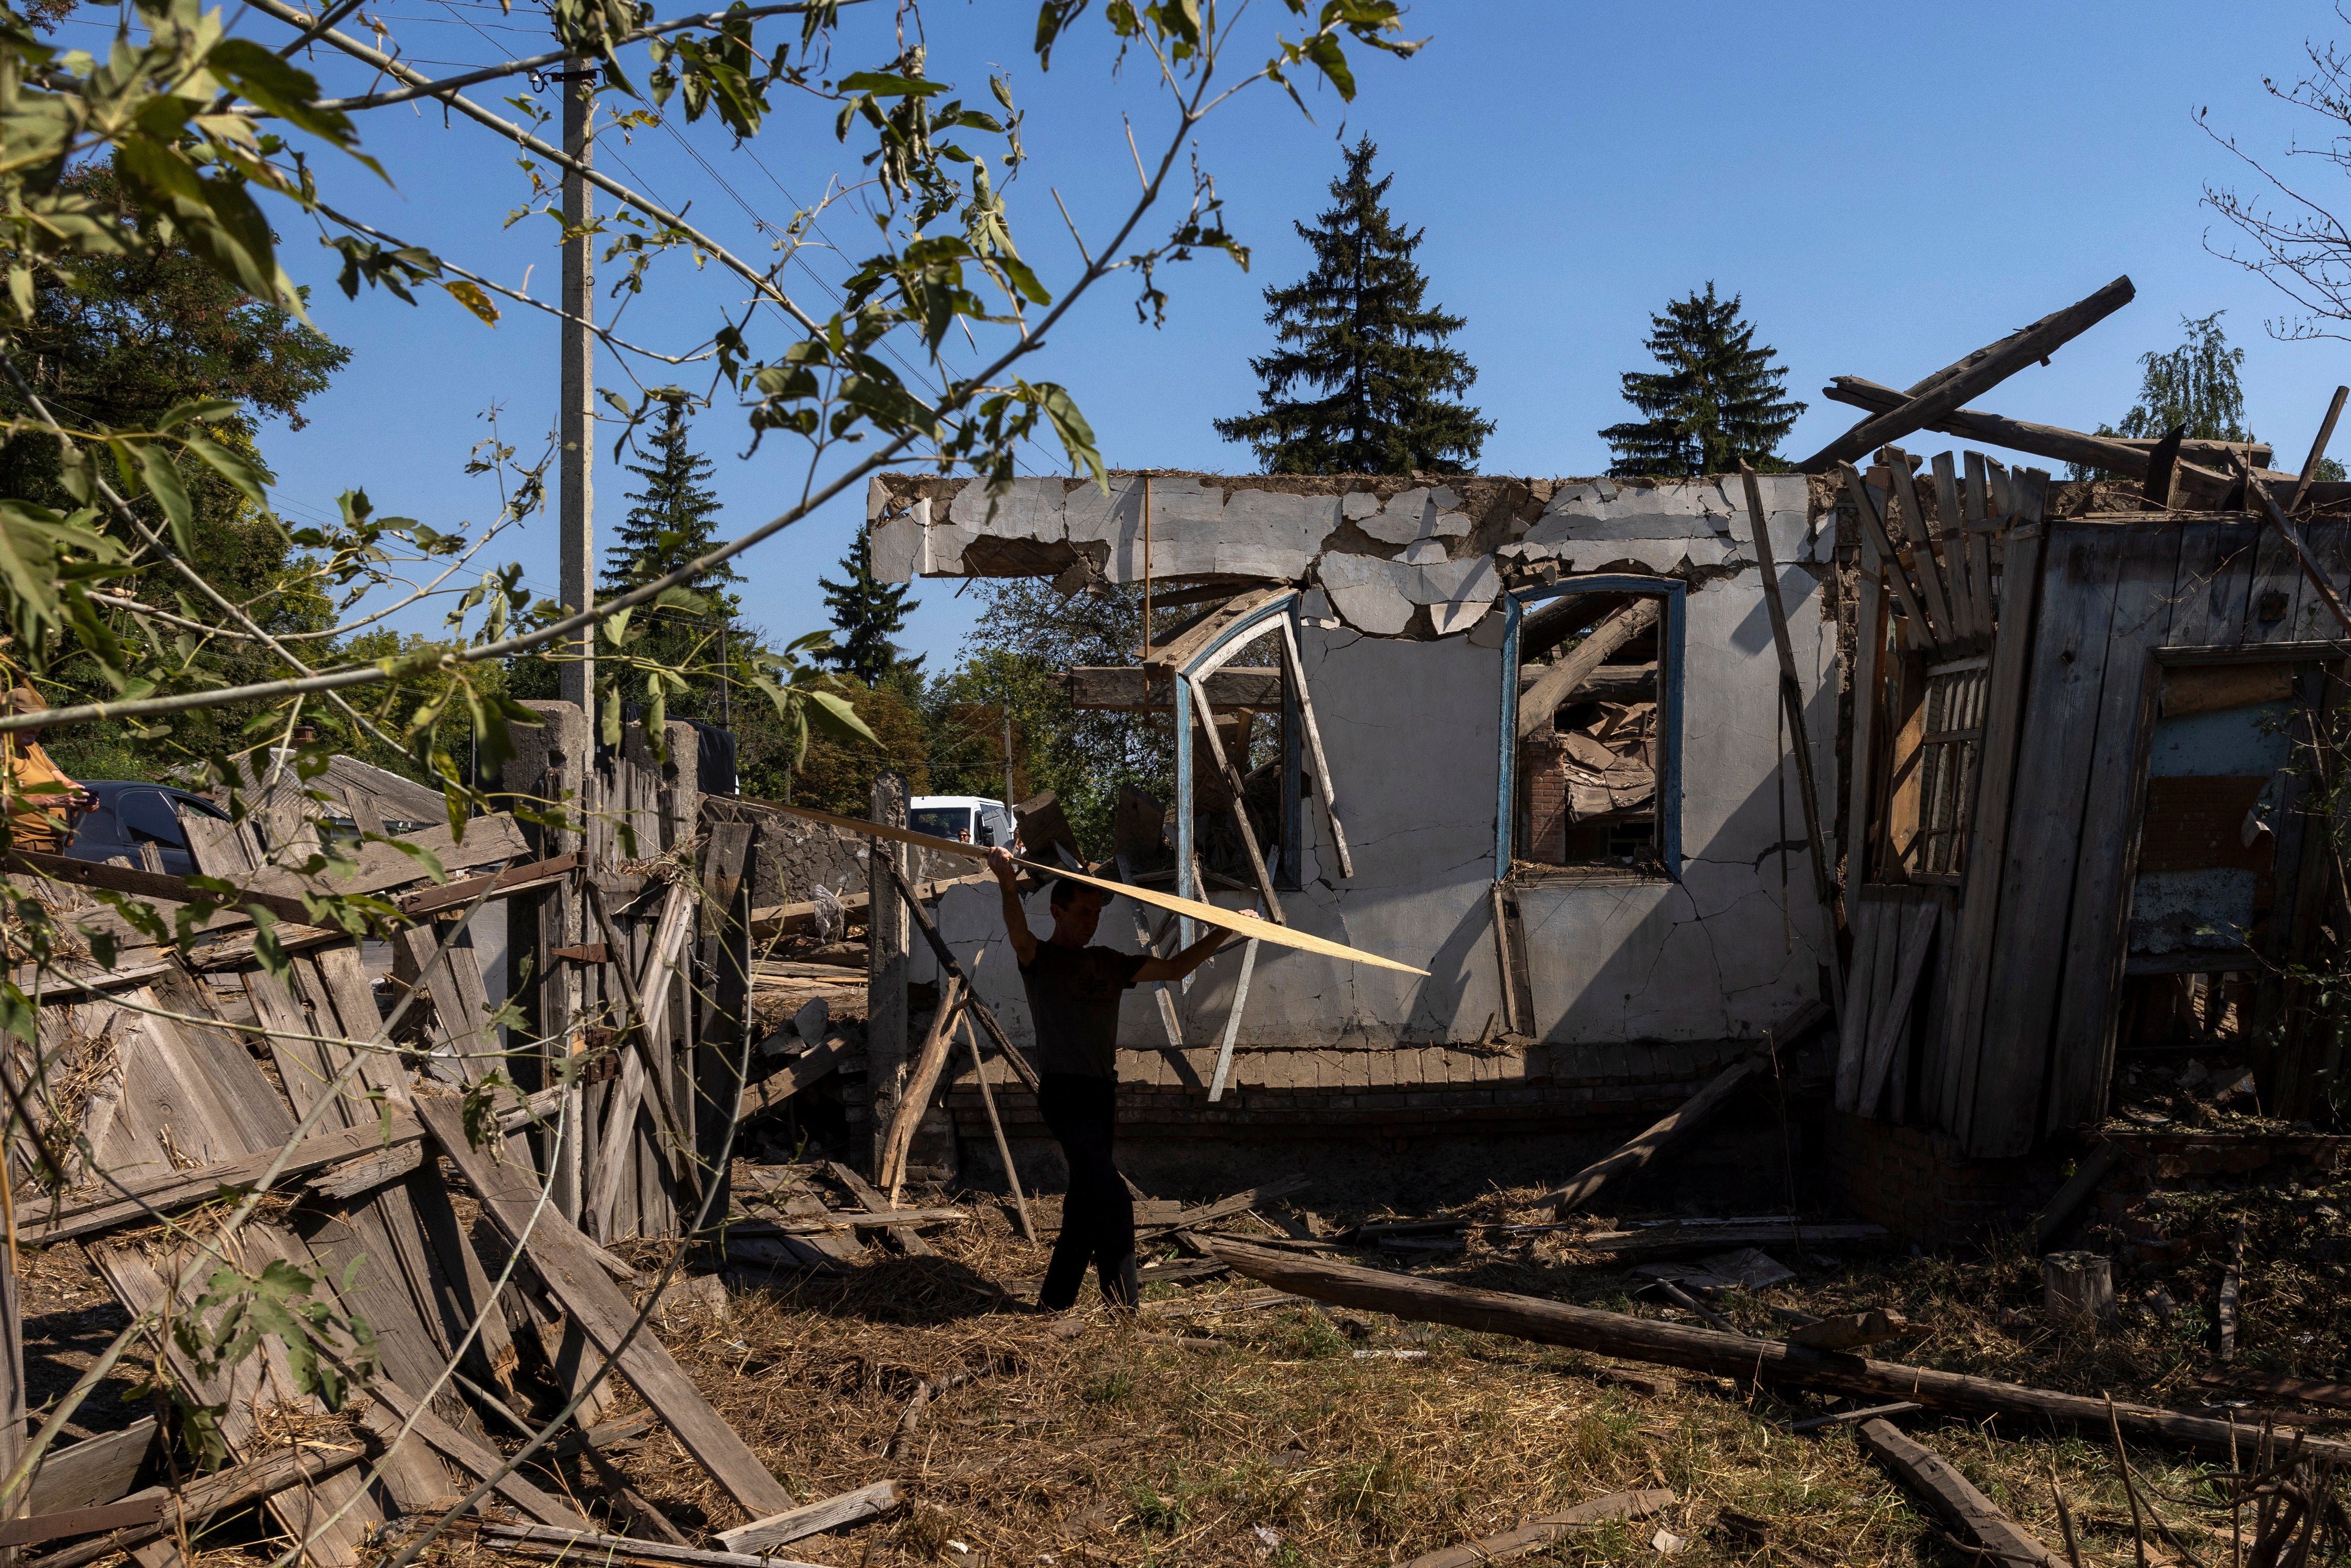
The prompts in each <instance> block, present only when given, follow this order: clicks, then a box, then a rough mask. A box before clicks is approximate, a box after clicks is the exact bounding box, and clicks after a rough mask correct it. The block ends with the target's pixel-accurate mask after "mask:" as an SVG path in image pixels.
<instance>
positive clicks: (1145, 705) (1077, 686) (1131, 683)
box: [1061, 664, 1281, 713]
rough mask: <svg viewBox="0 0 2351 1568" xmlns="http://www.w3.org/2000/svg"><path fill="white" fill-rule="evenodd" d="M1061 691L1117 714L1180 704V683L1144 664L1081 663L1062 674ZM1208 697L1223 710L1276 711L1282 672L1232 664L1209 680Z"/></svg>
mask: <svg viewBox="0 0 2351 1568" xmlns="http://www.w3.org/2000/svg"><path fill="white" fill-rule="evenodd" d="M1207 687H1208V700H1209V701H1211V702H1213V703H1214V704H1216V706H1218V707H1220V708H1247V709H1249V711H1251V712H1253V713H1278V712H1280V708H1281V671H1280V668H1279V667H1278V666H1277V667H1275V668H1273V669H1262V668H1258V667H1255V666H1252V665H1247V664H1228V665H1226V666H1225V667H1224V668H1223V669H1221V670H1218V671H1217V672H1216V673H1215V674H1212V675H1210V676H1209V677H1208V679H1207ZM1061 690H1062V691H1063V692H1065V693H1067V694H1068V695H1069V699H1070V706H1071V707H1074V708H1085V709H1089V710H1103V709H1106V710H1109V711H1111V712H1113V713H1157V712H1165V711H1167V710H1170V709H1173V708H1174V707H1175V680H1174V678H1173V677H1171V676H1169V675H1166V674H1163V673H1161V672H1158V671H1155V670H1151V669H1146V668H1145V667H1144V666H1143V665H1141V664H1111V665H1099V666H1097V665H1083V666H1080V667H1078V668H1075V669H1071V670H1068V671H1065V672H1063V674H1061Z"/></svg>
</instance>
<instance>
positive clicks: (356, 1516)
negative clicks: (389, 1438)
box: [89, 1222, 446, 1563]
mask: <svg viewBox="0 0 2351 1568" xmlns="http://www.w3.org/2000/svg"><path fill="white" fill-rule="evenodd" d="M241 1236H242V1240H243V1246H242V1249H241V1250H242V1252H243V1258H242V1260H241V1261H242V1262H243V1264H244V1265H245V1267H246V1268H247V1269H249V1270H253V1271H255V1272H258V1271H259V1270H261V1269H262V1268H264V1267H266V1264H267V1263H268V1262H269V1261H270V1260H272V1259H273V1258H275V1257H287V1256H290V1255H291V1254H294V1253H298V1252H299V1251H300V1247H299V1244H298V1243H293V1244H290V1245H289V1244H287V1243H286V1242H281V1241H279V1240H278V1239H277V1238H276V1237H274V1236H273V1235H272V1234H271V1232H270V1228H269V1227H267V1226H266V1225H264V1224H260V1223H257V1222H255V1223H248V1224H247V1225H246V1228H245V1229H244V1230H243V1232H242V1233H241ZM89 1260H90V1262H91V1263H92V1265H93V1266H95V1267H96V1268H97V1270H98V1271H99V1274H100V1276H102V1277H103V1278H104V1279H105V1281H106V1282H107V1286H108V1288H109V1289H110V1290H111V1291H113V1292H114V1296H115V1299H116V1300H117V1301H120V1302H121V1303H122V1304H123V1306H124V1307H125V1308H126V1309H128V1310H129V1311H130V1312H132V1313H134V1314H143V1313H147V1312H172V1313H174V1314H176V1313H178V1312H182V1311H184V1310H185V1308H186V1307H187V1305H188V1304H189V1301H191V1300H193V1297H192V1296H191V1297H187V1298H184V1299H183V1298H180V1297H176V1296H175V1295H174V1292H173V1291H172V1280H171V1277H170V1276H167V1274H166V1273H165V1272H164V1271H163V1270H164V1269H166V1268H169V1269H171V1270H172V1273H174V1274H176V1272H177V1271H178V1269H179V1268H180V1267H181V1266H183V1264H184V1261H185V1260H184V1258H183V1257H182V1255H181V1254H180V1253H179V1252H177V1251H176V1250H175V1251H174V1252H173V1253H172V1255H171V1257H169V1258H165V1259H151V1258H150V1257H149V1256H148V1255H147V1253H146V1251H145V1250H144V1249H139V1248H129V1247H112V1246H99V1247H93V1248H91V1249H89ZM202 1288H203V1287H202V1284H201V1282H199V1283H198V1285H197V1286H196V1287H195V1289H196V1290H199V1291H200V1290H201V1289H202ZM161 1337H162V1340H163V1346H162V1354H163V1358H164V1360H165V1361H166V1363H167V1364H169V1365H170V1367H171V1369H172V1374H173V1375H175V1376H177V1377H178V1378H179V1379H180V1380H181V1384H182V1386H183V1387H184V1388H186V1389H187V1390H188V1391H189V1393H190V1395H191V1396H192V1397H193V1398H195V1399H198V1400H201V1401H202V1402H203V1403H204V1404H206V1405H212V1406H218V1407H220V1409H221V1432H222V1436H223V1437H224V1439H225V1441H226V1443H227V1445H228V1448H229V1451H230V1452H231V1453H232V1454H236V1455H239V1456H240V1457H242V1455H243V1450H244V1449H245V1448H246V1447H247V1446H248V1445H250V1444H253V1443H255V1442H256V1437H257V1434H256V1416H258V1415H259V1413H260V1412H261V1411H263V1410H265V1409H267V1408H268V1407H269V1406H275V1405H278V1404H281V1403H282V1404H287V1405H291V1406H294V1407H295V1408H296V1409H297V1410H298V1411H301V1412H304V1413H307V1414H316V1413H318V1412H319V1409H320V1407H319V1403H318V1401H317V1400H316V1399H314V1398H310V1397H308V1396H302V1395H298V1394H295V1393H294V1392H293V1390H294V1388H295V1387H296V1384H295V1381H294V1377H293V1373H292V1369H291V1368H290V1367H288V1366H287V1364H286V1356H285V1347H284V1346H283V1345H282V1344H280V1343H278V1342H277V1340H275V1339H272V1338H268V1337H265V1338H263V1340H262V1341H261V1343H260V1347H259V1349H258V1351H257V1353H256V1354H253V1355H251V1356H248V1357H247V1358H246V1359H245V1360H244V1361H242V1362H240V1363H238V1364H236V1365H235V1366H233V1367H228V1368H225V1369H224V1370H223V1372H222V1373H221V1374H220V1375H218V1376H216V1377H206V1376H204V1375H203V1371H202V1369H201V1368H200V1367H198V1366H197V1365H196V1364H195V1363H194V1362H193V1361H192V1360H190V1359H189V1358H188V1357H187V1355H186V1354H183V1351H182V1350H181V1347H180V1344H179V1342H178V1338H177V1336H176V1335H171V1334H165V1335H162V1336H161ZM256 1457H257V1456H256ZM443 1489H444V1492H445V1490H446V1482H445V1481H444V1483H443ZM432 1500H433V1499H432V1497H431V1495H429V1494H428V1495H425V1496H418V1497H409V1498H400V1497H398V1496H397V1495H396V1494H394V1493H393V1492H392V1472H390V1471H387V1472H386V1474H385V1475H384V1477H383V1478H382V1479H381V1482H379V1483H375V1484H372V1485H371V1484H370V1483H369V1482H368V1481H366V1480H365V1479H364V1478H362V1477H360V1476H358V1475H356V1474H353V1473H351V1472H350V1471H342V1472H340V1473H338V1474H335V1475H333V1476H329V1477H326V1478H323V1479H314V1480H312V1481H310V1482H309V1483H308V1484H307V1485H297V1486H293V1487H289V1488H287V1490H282V1491H279V1492H277V1493H275V1494H274V1495H272V1496H271V1497H270V1499H269V1506H270V1511H272V1512H273V1513H274V1514H276V1515H277V1521H278V1522H279V1523H280V1524H281V1525H283V1526H284V1527H285V1528H286V1529H287V1530H289V1531H296V1532H298V1535H300V1536H302V1537H308V1535H310V1533H311V1532H312V1531H322V1533H321V1534H320V1535H319V1539H318V1540H317V1541H316V1542H313V1543H312V1546H311V1555H312V1557H313V1560H314V1561H317V1562H319V1563H351V1562H356V1561H357V1560H358V1558H359V1555H360V1552H361V1551H362V1550H363V1548H364V1546H365V1544H366V1542H367V1540H368V1538H369V1536H370V1535H371V1533H372V1531H375V1530H381V1528H382V1525H383V1522H384V1521H386V1520H387V1519H389V1518H391V1517H392V1516H393V1515H394V1514H396V1513H397V1512H399V1511H402V1505H403V1504H405V1505H410V1506H414V1507H419V1508H421V1507H423V1506H426V1505H427V1504H429V1503H430V1502H431V1501H432ZM347 1505H348V1507H347ZM346 1508H347V1511H345V1512H344V1513H343V1515H342V1517H341V1518H340V1519H339V1520H334V1521H333V1522H331V1523H329V1516H330V1515H332V1514H333V1513H334V1512H335V1511H337V1510H338V1509H346Z"/></svg>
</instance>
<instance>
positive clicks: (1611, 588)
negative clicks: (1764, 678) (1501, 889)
mask: <svg viewBox="0 0 2351 1568" xmlns="http://www.w3.org/2000/svg"><path fill="white" fill-rule="evenodd" d="M1571 593H1645V594H1649V595H1652V596H1654V597H1656V598H1657V599H1661V600H1663V601H1665V624H1664V627H1663V634H1662V635H1660V636H1659V637H1658V639H1657V675H1658V680H1657V709H1658V712H1657V718H1658V725H1657V731H1658V735H1657V860H1658V862H1659V864H1661V865H1662V866H1663V867H1664V868H1665V873H1666V875H1667V878H1668V879H1669V880H1671V881H1674V882H1679V881H1681V879H1682V670H1683V666H1684V664H1686V663H1687V661H1686V659H1685V658H1684V647H1685V643H1686V640H1687V632H1688V624H1689V616H1688V608H1689V607H1688V602H1687V601H1688V594H1689V585H1688V584H1687V583H1685V582H1682V581H1681V580H1678V579H1676V578H1670V577H1635V576H1631V575H1627V574H1623V573H1606V572H1604V573H1598V574H1595V575H1593V576H1591V577H1563V578H1561V579H1560V580H1558V581H1557V582H1555V583H1552V584H1549V585H1547V586H1545V587H1542V588H1522V589H1518V590H1514V591H1511V592H1510V593H1507V594H1505V595H1503V611H1502V734H1501V782H1500V787H1499V789H1498V790H1497V792H1496V794H1495V798H1494V879H1495V880H1496V881H1497V882H1499V881H1500V880H1502V879H1503V878H1504V877H1507V876H1509V875H1510V850H1511V845H1512V842H1513V841H1514V840H1515V839H1516V838H1517V837H1518V833H1517V829H1518V810H1517V808H1518V800H1517V795H1518V779H1517V775H1518V764H1519V743H1518V734H1519V623H1520V622H1521V621H1523V620H1524V619H1525V618H1526V607H1527V606H1528V605H1530V604H1539V603H1541V602H1542V601H1545V600H1548V599H1562V598H1564V597H1566V596H1567V595H1569V594H1571Z"/></svg>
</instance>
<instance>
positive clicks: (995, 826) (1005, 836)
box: [906, 795, 1014, 849]
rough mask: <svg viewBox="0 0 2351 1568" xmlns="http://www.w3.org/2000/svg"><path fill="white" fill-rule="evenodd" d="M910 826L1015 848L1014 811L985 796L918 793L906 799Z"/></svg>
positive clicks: (942, 835)
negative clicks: (1013, 842)
mask: <svg viewBox="0 0 2351 1568" xmlns="http://www.w3.org/2000/svg"><path fill="white" fill-rule="evenodd" d="M906 826H908V827H910V828H912V829H914V831H916V832H918V833H928V834H930V835H931V836H932V837H934V838H940V839H956V840H959V841H962V842H964V843H967V844H977V845H979V846H980V847H981V848H982V849H993V848H995V847H996V846H997V845H998V844H1002V845H1003V846H1004V847H1005V848H1006V849H1010V848H1011V847H1012V838H1013V833H1014V828H1013V823H1012V813H1011V811H1010V810H1008V809H1007V808H1006V806H1005V804H1004V802H1003V801H1001V800H989V799H987V797H986V796H984V795H917V796H915V797H914V799H913V800H909V801H907V802H906Z"/></svg>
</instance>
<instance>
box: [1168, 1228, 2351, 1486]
mask: <svg viewBox="0 0 2351 1568" xmlns="http://www.w3.org/2000/svg"><path fill="white" fill-rule="evenodd" d="M1722 1228H1723V1229H1728V1227H1722ZM1209 1246H1210V1247H1211V1248H1213V1249H1214V1250H1215V1252H1216V1255H1217V1258H1219V1259H1220V1260H1223V1261H1225V1262H1226V1263H1228V1264H1229V1265H1230V1266H1231V1267H1232V1269H1233V1270H1234V1271H1235V1272H1236V1273H1240V1274H1245V1275H1247V1276H1249V1278H1250V1279H1253V1280H1257V1281H1260V1282H1262V1283H1264V1284H1268V1285H1271V1286H1273V1287H1274V1288H1276V1289H1278V1290H1283V1291H1290V1292H1291V1293H1293V1294H1296V1295H1301V1296H1305V1297H1308V1298H1311V1300H1314V1301H1327V1302H1329V1303H1331V1304H1332V1305H1334V1306H1347V1307H1356V1308H1359V1309H1362V1310H1364V1311H1367V1312H1389V1313H1393V1314H1394V1315H1395V1316H1397V1317H1400V1318H1405V1319H1408V1320H1411V1321H1413V1322H1436V1323H1446V1324H1449V1325H1450V1326H1452V1327H1454V1328H1458V1329H1466V1330H1468V1331H1469V1332H1470V1333H1502V1334H1510V1335H1512V1336H1514V1337H1516V1338H1519V1339H1524V1340H1528V1341H1531V1342H1533V1343H1538V1344H1555V1345H1563V1346H1566V1347H1568V1348H1570V1349H1573V1350H1582V1351H1588V1352H1591V1353H1593V1354H1600V1355H1612V1356H1619V1357H1622V1358H1624V1359H1625V1360H1627V1361H1643V1362H1647V1363H1650V1364H1654V1365H1659V1366H1681V1367H1687V1368H1689V1369H1691V1370H1693V1371H1698V1372H1705V1373H1710V1374H1712V1375H1715V1376H1718V1377H1736V1378H1740V1379H1741V1380H1751V1381H1754V1382H1758V1383H1762V1384H1767V1385H1768V1384H1775V1383H1776V1384H1786V1385H1798V1386H1802V1387H1807V1388H1815V1389H1820V1390H1823V1391H1825V1392H1831V1393H1837V1394H1850V1395H1863V1396H1875V1397H1876V1398H1880V1399H1903V1400H1908V1401H1911V1402H1913V1403H1916V1404H1918V1405H1922V1406H1926V1407H1927V1408H1928V1409H1930V1410H1949V1411H1953V1412H1956V1413H1958V1414H1961V1415H1966V1416H1974V1417H1977V1418H1979V1419H1982V1418H1988V1417H2001V1416H2005V1417H2009V1418H2011V1419H2013V1420H2016V1421H2018V1422H2020V1423H2022V1428H2023V1429H2039V1428H2043V1427H2080V1428H2085V1429H2088V1430H2092V1431H2103V1430H2105V1427H2106V1422H2107V1412H2108V1410H2109V1409H2110V1408H2111V1409H2112V1410H2113V1412H2114V1415H2115V1417H2116V1420H2117V1422H2118V1423H2119V1425H2120V1426H2121V1427H2122V1429H2123V1430H2124V1431H2125V1432H2126V1433H2128V1434H2130V1435H2131V1436H2132V1437H2136V1438H2138V1439H2142V1440H2147V1441H2162V1442H2169V1443H2176V1444H2178V1445H2179V1446H2180V1447H2182V1448H2188V1449H2190V1450H2192V1451H2194V1452H2196V1453H2199V1454H2204V1455H2208V1456H2210V1457H2213V1458H2220V1459H2230V1458H2232V1456H2233V1455H2235V1454H2236V1453H2237V1452H2239V1451H2241V1448H2242V1447H2243V1445H2244V1443H2245V1441H2246V1433H2245V1428H2244V1427H2241V1426H2239V1425H2236V1424H2233V1423H2231V1422H2228V1421H2215V1420H2210V1419H2207V1418H2206V1417H2203V1416H2182V1415H2180V1414H2179V1413H2178V1412H2176V1411H2171V1410H2164V1409H2158V1408H2157V1407H2155V1406H2147V1405H2138V1404H2131V1403H2126V1402H2123V1401H2119V1400H2117V1401H2115V1402H2114V1403H2113V1404H2112V1405H2111V1406H2109V1404H2108V1402H2107V1401H2106V1400H2105V1399H2103V1398H2091V1397H2089V1396H2085V1395H2079V1394H2060V1393H2057V1392H2055V1391H2053V1390H2051V1389H2045V1388H2032V1387H2027V1386H2025V1385H2021V1384H2014V1383H2002V1382H1999V1381H1997V1380H1995V1379H1992V1378H1989V1377H1971V1376H1969V1375H1965V1374H1963V1373H1956V1372H1945V1371H1942V1370H1940V1369H1938V1368H1935V1367H1928V1366H1913V1365H1907V1364H1903V1363H1900V1362H1885V1361H1872V1360H1869V1359H1868V1358H1866V1357H1864V1356H1858V1355H1847V1354H1843V1353H1842V1352H1837V1351H1821V1350H1811V1349H1808V1348H1806V1347H1805V1346H1802V1345H1792V1344H1788V1343H1784V1342H1782V1341H1779V1340H1767V1339H1750V1338H1748V1337H1747V1336H1746V1335H1744V1334H1730V1333H1721V1332H1720V1331H1719V1330H1715V1329H1704V1328H1696V1327H1692V1326H1689V1325H1687V1324H1682V1323H1674V1322H1661V1321H1658V1320H1656V1319H1650V1318H1636V1317H1632V1316H1629V1315H1627V1314H1625V1313H1622V1312H1605V1311H1603V1310H1600V1309H1598V1308H1594V1307H1578V1306H1571V1305H1569V1304H1568V1303H1566V1302H1564V1301H1550V1300H1546V1299H1544V1298H1542V1297H1539V1296H1521V1295H1514V1294H1511V1293H1510V1292H1508V1291H1488V1290H1479V1289H1476V1288H1473V1287H1470V1286H1465V1285H1455V1284H1450V1283H1447V1282H1446V1281H1438V1280H1430V1279H1425V1278H1422V1277H1419V1276H1416V1275H1412V1274H1401V1273H1389V1272H1388V1271H1386V1270H1381V1269H1365V1268H1361V1267H1358V1266H1356V1265H1353V1264H1349V1263H1335V1262H1332V1261H1330V1260H1326V1259H1322V1258H1316V1257H1312V1256H1310V1255H1306V1254H1302V1253H1292V1252H1272V1251H1268V1250H1266V1249H1261V1248H1255V1247H1250V1246H1249V1245H1247V1244H1246V1243H1243V1242H1238V1241H1234V1240H1230V1239H1225V1238H1222V1237H1217V1238H1212V1239H1210V1241H1209ZM2303 1451H2304V1453H2305V1454H2308V1455H2310V1456H2311V1457H2312V1458H2318V1459H2323V1460H2325V1461H2328V1462H2331V1463H2333V1464H2335V1465H2336V1466H2338V1467H2340V1466H2343V1465H2346V1464H2351V1443H2338V1442H2332V1441H2327V1440H2325V1439H2310V1438H2305V1439H2304V1440H2303Z"/></svg>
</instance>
